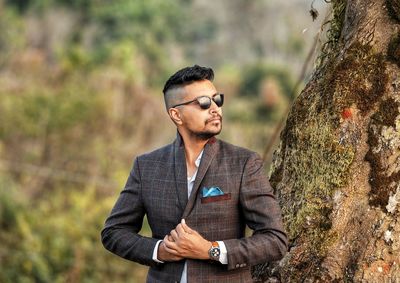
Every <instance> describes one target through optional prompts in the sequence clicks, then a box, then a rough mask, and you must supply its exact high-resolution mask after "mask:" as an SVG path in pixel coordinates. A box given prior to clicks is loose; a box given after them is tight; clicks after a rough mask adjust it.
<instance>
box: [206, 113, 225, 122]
mask: <svg viewBox="0 0 400 283" xmlns="http://www.w3.org/2000/svg"><path fill="white" fill-rule="evenodd" d="M217 118H218V119H219V120H220V121H221V122H222V115H220V114H216V115H214V116H212V117H211V118H210V119H207V120H206V123H210V122H212V121H214V120H215V119H217Z"/></svg>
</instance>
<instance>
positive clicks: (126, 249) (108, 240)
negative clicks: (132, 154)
mask: <svg viewBox="0 0 400 283" xmlns="http://www.w3.org/2000/svg"><path fill="white" fill-rule="evenodd" d="M144 215H145V209H144V207H143V202H142V196H141V181H140V168H139V161H138V159H136V160H135V163H134V166H133V169H132V170H131V172H130V175H129V177H128V181H127V182H126V185H125V188H124V189H123V190H122V192H121V194H120V195H119V198H118V200H117V202H116V203H115V205H114V207H113V209H112V210H111V214H110V215H109V217H108V218H107V220H106V221H105V225H104V228H103V230H102V232H101V240H102V243H103V245H104V247H105V248H106V249H107V250H109V251H110V252H112V253H114V254H116V255H118V256H120V257H123V258H125V259H128V260H131V261H135V262H138V263H140V264H144V265H157V263H156V262H155V261H154V260H152V255H153V250H154V247H155V246H156V243H157V241H158V239H154V238H149V237H144V236H141V235H139V234H138V233H139V231H140V230H141V228H142V224H143V218H144Z"/></svg>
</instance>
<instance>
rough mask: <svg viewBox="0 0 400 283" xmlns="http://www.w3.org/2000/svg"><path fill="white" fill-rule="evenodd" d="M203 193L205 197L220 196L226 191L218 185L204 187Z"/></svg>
mask: <svg viewBox="0 0 400 283" xmlns="http://www.w3.org/2000/svg"><path fill="white" fill-rule="evenodd" d="M202 193H203V198H206V197H214V196H220V195H223V194H224V192H223V191H222V190H221V189H220V188H218V187H210V188H207V187H203V189H202Z"/></svg>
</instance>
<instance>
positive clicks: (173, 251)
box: [161, 235, 179, 255]
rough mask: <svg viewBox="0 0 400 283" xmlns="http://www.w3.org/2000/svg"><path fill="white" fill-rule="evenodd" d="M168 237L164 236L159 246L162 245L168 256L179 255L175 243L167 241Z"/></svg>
mask: <svg viewBox="0 0 400 283" xmlns="http://www.w3.org/2000/svg"><path fill="white" fill-rule="evenodd" d="M168 237H169V236H168V235H166V236H165V237H164V240H163V241H162V242H161V245H163V248H164V249H165V250H166V251H167V252H168V253H170V254H173V255H179V253H178V251H177V250H176V243H175V242H171V241H170V240H169V239H168Z"/></svg>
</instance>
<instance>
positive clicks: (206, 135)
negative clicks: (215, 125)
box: [190, 115, 222, 141]
mask: <svg viewBox="0 0 400 283" xmlns="http://www.w3.org/2000/svg"><path fill="white" fill-rule="evenodd" d="M218 117H219V118H220V121H221V122H220V123H221V125H220V127H219V129H218V130H204V131H192V130H190V133H191V135H192V136H194V137H196V138H197V139H199V140H202V141H205V140H209V139H211V138H212V137H214V136H216V135H218V134H219V133H220V132H221V130H222V116H220V115H218ZM214 118H215V117H214ZM214 118H212V119H214ZM212 119H209V120H206V122H205V124H206V125H207V124H209V123H212V122H213V121H212Z"/></svg>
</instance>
